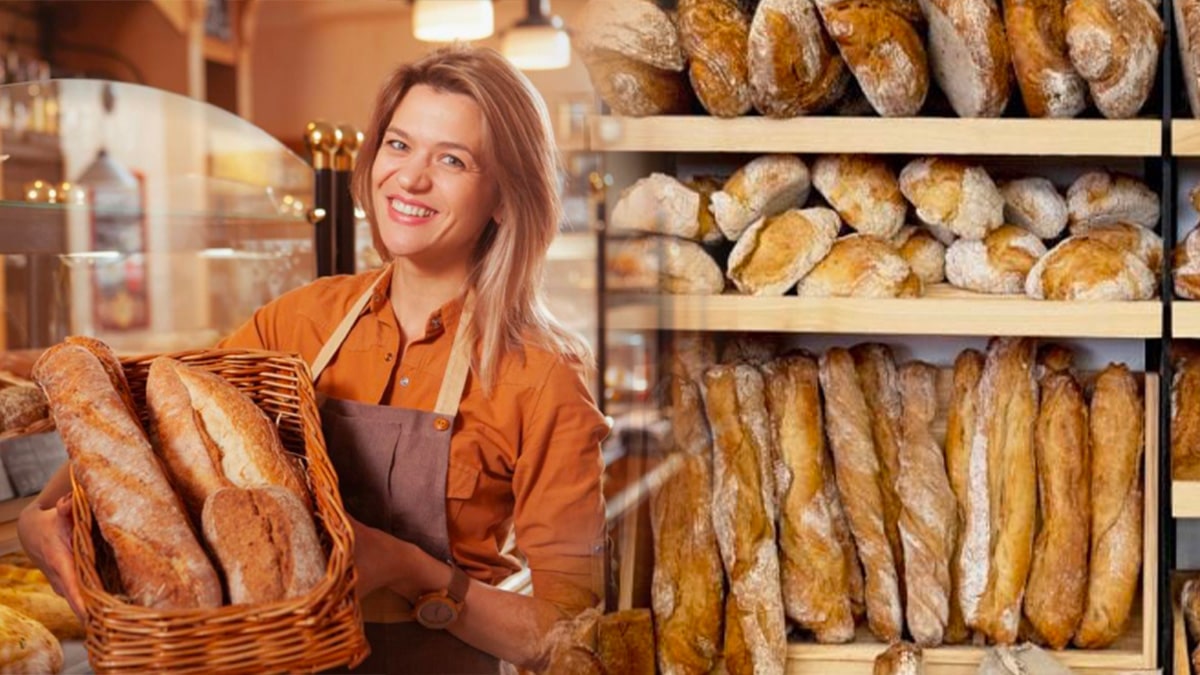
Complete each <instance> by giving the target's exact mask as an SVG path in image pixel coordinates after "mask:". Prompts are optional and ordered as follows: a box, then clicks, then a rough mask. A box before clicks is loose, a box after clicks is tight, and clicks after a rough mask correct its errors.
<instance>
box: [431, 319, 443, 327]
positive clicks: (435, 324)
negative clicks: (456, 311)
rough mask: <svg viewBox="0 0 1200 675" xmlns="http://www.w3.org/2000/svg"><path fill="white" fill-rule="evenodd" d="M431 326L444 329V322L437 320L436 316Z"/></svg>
mask: <svg viewBox="0 0 1200 675" xmlns="http://www.w3.org/2000/svg"><path fill="white" fill-rule="evenodd" d="M429 324H430V325H431V326H433V327H434V328H441V327H442V320H441V319H439V318H437V317H436V316H435V317H433V320H432V321H430V322H429Z"/></svg>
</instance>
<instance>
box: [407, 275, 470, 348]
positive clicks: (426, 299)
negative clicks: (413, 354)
mask: <svg viewBox="0 0 1200 675" xmlns="http://www.w3.org/2000/svg"><path fill="white" fill-rule="evenodd" d="M466 282H467V271H466V269H465V268H464V269H459V270H446V269H440V270H436V271H433V270H429V269H424V268H422V267H421V266H419V265H416V264H415V263H413V262H412V261H411V260H408V259H406V258H396V260H395V261H394V262H393V263H392V293H391V295H392V297H391V302H392V311H393V312H395V314H396V319H397V320H398V321H399V322H400V327H401V329H402V330H403V331H404V333H405V337H406V339H413V338H417V337H420V336H421V335H423V334H424V326H425V322H426V321H427V320H428V319H429V315H430V314H433V312H434V311H436V310H437V309H438V308H439V307H441V306H442V305H444V304H446V303H447V302H450V301H451V300H453V299H454V298H455V297H457V296H458V295H459V294H461V293H462V292H463V291H464V290H465V287H466Z"/></svg>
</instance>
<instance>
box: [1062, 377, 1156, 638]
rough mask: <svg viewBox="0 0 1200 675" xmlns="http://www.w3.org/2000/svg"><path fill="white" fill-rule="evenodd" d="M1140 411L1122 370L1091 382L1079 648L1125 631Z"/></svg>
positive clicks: (1134, 385) (1138, 530)
mask: <svg viewBox="0 0 1200 675" xmlns="http://www.w3.org/2000/svg"><path fill="white" fill-rule="evenodd" d="M1144 416H1145V410H1144V409H1143V406H1142V394H1141V391H1140V389H1139V387H1138V382H1137V380H1136V379H1134V377H1133V374H1132V373H1130V372H1129V369H1128V368H1126V367H1125V366H1124V365H1109V366H1108V367H1107V368H1105V369H1104V370H1103V371H1102V372H1101V373H1100V375H1099V376H1097V378H1096V384H1095V389H1094V391H1093V393H1092V405H1091V409H1090V410H1089V414H1088V419H1089V423H1090V429H1091V442H1092V472H1091V474H1092V475H1091V485H1092V529H1091V538H1092V546H1091V566H1090V568H1089V571H1088V586H1087V609H1086V610H1084V613H1083V621H1082V622H1081V623H1080V624H1079V631H1078V632H1077V633H1076V634H1075V644H1076V645H1077V646H1080V647H1083V648H1085V649H1101V648H1104V647H1107V646H1109V645H1111V644H1112V643H1113V642H1114V641H1115V640H1116V639H1117V638H1118V637H1120V636H1121V633H1122V632H1123V631H1124V630H1125V623H1126V621H1127V620H1128V619H1129V612H1130V610H1131V609H1132V607H1133V598H1134V595H1135V594H1136V593H1137V587H1138V573H1139V572H1140V571H1141V568H1142V512H1143V509H1144V508H1145V504H1144V503H1143V500H1142V450H1143V443H1144V441H1145V436H1144V434H1143V429H1144V426H1145V424H1144Z"/></svg>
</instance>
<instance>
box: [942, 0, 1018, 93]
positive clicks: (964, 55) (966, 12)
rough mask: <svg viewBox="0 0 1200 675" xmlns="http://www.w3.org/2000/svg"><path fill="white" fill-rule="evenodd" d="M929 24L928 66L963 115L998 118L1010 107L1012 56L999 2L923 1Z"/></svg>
mask: <svg viewBox="0 0 1200 675" xmlns="http://www.w3.org/2000/svg"><path fill="white" fill-rule="evenodd" d="M920 2H921V11H923V12H924V13H925V18H926V19H928V20H929V66H930V70H932V71H933V77H934V79H935V80H936V81H937V83H938V86H939V87H941V89H942V91H943V92H945V94H946V98H947V99H949V100H950V106H951V107H952V108H954V112H956V113H958V116H959V117H999V116H1000V114H1001V113H1002V112H1004V106H1005V105H1007V104H1008V89H1009V84H1008V81H1009V77H1010V69H1009V67H1010V66H1009V63H1010V62H1009V56H1008V42H1007V40H1006V38H1005V36H1004V24H1003V22H1002V21H1001V20H1000V9H999V7H997V5H996V2H995V0H920Z"/></svg>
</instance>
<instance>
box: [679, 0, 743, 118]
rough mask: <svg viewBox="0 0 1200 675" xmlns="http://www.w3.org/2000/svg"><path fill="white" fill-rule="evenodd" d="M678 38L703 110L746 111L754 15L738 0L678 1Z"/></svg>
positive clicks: (720, 114)
mask: <svg viewBox="0 0 1200 675" xmlns="http://www.w3.org/2000/svg"><path fill="white" fill-rule="evenodd" d="M679 39H680V44H681V45H682V46H683V53H684V54H685V55H686V56H687V58H688V77H689V78H690V79H691V82H692V89H693V90H695V92H696V97H697V98H699V99H700V103H701V104H702V105H703V106H704V109H705V110H707V111H708V112H709V113H710V114H712V115H715V116H717V117H737V116H738V115H744V114H746V112H747V111H749V110H750V105H751V103H752V100H751V92H750V74H749V65H748V50H749V42H750V19H749V18H748V17H747V16H746V14H745V13H744V12H742V9H741V7H740V6H739V5H738V3H737V0H680V2H679Z"/></svg>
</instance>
